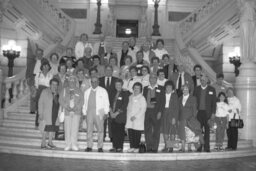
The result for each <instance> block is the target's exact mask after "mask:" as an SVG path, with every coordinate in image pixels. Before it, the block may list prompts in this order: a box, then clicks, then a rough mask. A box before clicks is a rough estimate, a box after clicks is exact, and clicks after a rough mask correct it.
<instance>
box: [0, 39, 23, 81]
mask: <svg viewBox="0 0 256 171" xmlns="http://www.w3.org/2000/svg"><path fill="white" fill-rule="evenodd" d="M2 50H3V55H4V56H5V57H7V59H8V77H11V76H13V67H14V59H15V58H18V57H19V56H20V51H21V47H20V46H16V42H15V41H14V40H9V41H8V44H7V45H3V47H2Z"/></svg>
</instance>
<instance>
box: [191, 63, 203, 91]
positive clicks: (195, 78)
mask: <svg viewBox="0 0 256 171" xmlns="http://www.w3.org/2000/svg"><path fill="white" fill-rule="evenodd" d="M193 70H194V73H195V75H193V76H192V80H193V82H194V87H197V86H200V85H201V81H200V78H201V75H202V66H201V65H199V64H197V65H195V66H194V68H193Z"/></svg>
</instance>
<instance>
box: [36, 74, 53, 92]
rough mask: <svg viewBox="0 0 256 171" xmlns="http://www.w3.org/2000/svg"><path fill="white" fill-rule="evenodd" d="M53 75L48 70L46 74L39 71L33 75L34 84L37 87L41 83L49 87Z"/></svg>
mask: <svg viewBox="0 0 256 171" xmlns="http://www.w3.org/2000/svg"><path fill="white" fill-rule="evenodd" d="M52 77H53V75H52V73H51V72H48V73H47V74H46V76H44V74H43V73H42V72H39V73H37V74H36V76H35V86H36V88H38V86H39V85H43V86H46V87H50V80H51V79H52Z"/></svg>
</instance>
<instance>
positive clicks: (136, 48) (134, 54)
mask: <svg viewBox="0 0 256 171" xmlns="http://www.w3.org/2000/svg"><path fill="white" fill-rule="evenodd" d="M138 51H139V48H138V47H137V46H134V48H133V50H132V49H131V48H129V51H128V54H127V55H130V56H131V57H132V61H133V62H136V61H137V58H136V53H137V52H138Z"/></svg>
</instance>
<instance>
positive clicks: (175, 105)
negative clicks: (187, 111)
mask: <svg viewBox="0 0 256 171" xmlns="http://www.w3.org/2000/svg"><path fill="white" fill-rule="evenodd" d="M164 98H165V99H166V94H165V97H164ZM167 112H168V114H169V115H168V119H169V121H172V119H173V118H174V119H175V120H176V121H177V120H178V116H179V98H178V95H177V94H176V93H175V92H174V93H172V95H171V99H170V102H169V108H168V109H167Z"/></svg>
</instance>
